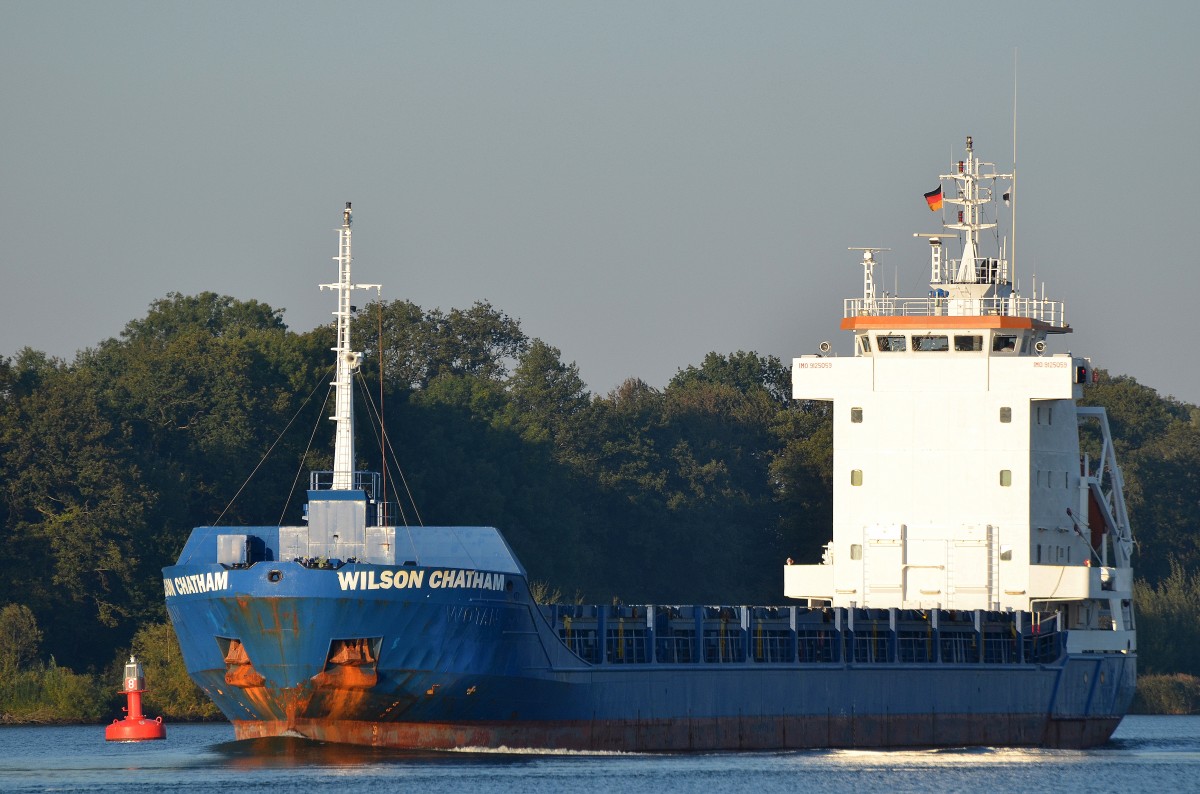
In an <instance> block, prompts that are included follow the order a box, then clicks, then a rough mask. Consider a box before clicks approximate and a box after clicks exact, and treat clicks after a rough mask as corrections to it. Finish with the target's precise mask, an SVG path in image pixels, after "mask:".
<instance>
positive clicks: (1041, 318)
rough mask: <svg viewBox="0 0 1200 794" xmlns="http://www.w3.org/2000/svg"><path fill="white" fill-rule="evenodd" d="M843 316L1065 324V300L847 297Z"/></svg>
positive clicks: (1059, 325) (1056, 325) (1052, 325)
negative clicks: (1000, 319) (1005, 319)
mask: <svg viewBox="0 0 1200 794" xmlns="http://www.w3.org/2000/svg"><path fill="white" fill-rule="evenodd" d="M842 316H843V317H986V316H1006V317H1026V318H1028V319H1030V320H1036V321H1038V322H1042V323H1046V324H1047V325H1049V326H1051V327H1054V328H1065V327H1066V325H1067V320H1066V307H1065V306H1064V304H1063V302H1062V301H1049V300H1042V299H1038V298H1019V297H1015V296H1013V297H1008V298H964V299H957V298H949V297H936V296H935V297H927V298H902V297H886V298H874V299H873V300H870V301H866V300H864V299H863V298H846V299H845V305H844V307H843V315H842Z"/></svg>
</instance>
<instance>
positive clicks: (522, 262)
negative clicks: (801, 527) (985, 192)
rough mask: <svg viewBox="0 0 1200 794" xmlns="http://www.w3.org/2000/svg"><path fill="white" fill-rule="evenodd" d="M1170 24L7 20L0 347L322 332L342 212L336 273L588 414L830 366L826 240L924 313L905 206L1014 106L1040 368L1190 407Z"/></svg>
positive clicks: (969, 19) (924, 214)
mask: <svg viewBox="0 0 1200 794" xmlns="http://www.w3.org/2000/svg"><path fill="white" fill-rule="evenodd" d="M1197 29H1200V3H1194V2H1158V3H1154V2H1148V3H1140V4H1134V3H1129V2H1127V1H1126V2H1108V1H1107V0H1101V1H1100V2H1090V3H1087V4H1083V3H1066V2H1062V3H1046V2H1025V1H1023V0H1016V1H1015V2H1005V3H992V4H979V3H963V2H955V3H944V2H921V3H892V2H882V1H881V2H800V1H799V0H796V1H795V2H723V3H714V2H703V1H702V0H691V1H689V2H646V1H645V0H643V1H642V2H571V1H570V0H558V1H556V2H551V1H550V0H546V1H545V2H517V1H515V0H514V1H512V2H466V1H464V2H420V3H414V2H398V1H394V2H379V3H376V2H357V3H352V4H351V3H333V2H328V3H316V2H300V1H293V2H267V1H266V0H260V1H259V2H251V3H246V2H194V3H186V2H157V1H156V2H121V1H120V0H106V2H103V3H95V2H62V1H60V2H54V1H39V2H29V1H27V0H7V1H6V2H4V3H3V4H0V275H2V277H3V286H2V287H0V355H4V356H12V355H14V354H15V353H17V352H18V351H19V350H21V349H22V348H25V347H31V348H34V349H36V350H41V351H44V352H46V353H49V354H51V355H54V356H57V357H60V358H63V359H66V360H71V359H72V358H73V357H74V355H75V354H76V352H77V351H79V350H82V349H86V348H89V347H93V346H95V345H97V344H98V343H100V342H101V341H102V340H104V339H107V338H110V337H114V336H117V335H119V333H120V332H121V330H122V328H124V326H125V324H126V323H128V322H129V321H130V320H134V319H138V318H141V317H143V316H145V314H146V312H147V310H148V308H149V306H150V304H151V302H153V301H154V300H156V299H159V298H162V297H164V296H166V295H167V294H168V293H171V292H179V293H183V294H196V293H199V292H203V291H213V292H217V293H220V294H225V295H231V296H233V297H236V298H240V299H256V300H260V301H263V302H265V303H268V304H270V305H271V306H273V307H275V308H279V309H284V310H285V311H284V319H285V321H286V322H287V324H288V326H289V327H291V328H292V329H294V330H296V331H300V332H303V331H307V330H310V329H311V328H313V327H315V326H317V325H319V324H321V323H324V322H328V321H329V320H330V314H329V312H330V311H331V310H332V308H333V306H332V303H331V298H330V293H328V292H325V293H321V292H320V291H319V290H318V289H317V285H318V284H320V283H325V282H329V281H333V280H334V279H335V277H336V266H335V265H334V263H333V261H332V257H334V256H335V255H336V253H337V235H336V231H335V229H336V227H337V226H338V225H339V224H340V222H341V209H342V207H343V206H344V204H345V202H346V201H352V202H353V203H354V209H355V215H354V218H355V225H354V229H355V236H354V255H355V264H354V277H355V280H356V281H360V282H370V283H375V282H379V283H382V284H383V285H384V289H383V296H384V298H385V299H388V300H394V299H408V300H412V301H414V302H415V303H417V304H419V305H421V306H422V307H425V308H434V307H440V308H442V309H443V310H449V309H450V308H452V307H459V308H466V307H469V306H470V305H471V304H472V303H474V302H475V301H480V300H486V301H489V302H491V304H492V305H493V306H495V307H496V308H498V309H500V310H502V311H504V312H506V313H507V314H509V315H511V316H513V317H516V318H518V319H519V320H520V321H521V324H522V327H523V329H524V330H525V332H526V333H527V334H529V335H530V336H535V337H539V338H541V339H543V340H545V341H546V342H547V343H549V344H551V345H554V346H555V347H557V348H559V349H560V350H561V351H562V357H563V359H564V360H566V361H568V362H572V361H573V362H575V363H576V364H577V366H578V367H579V371H580V374H581V376H582V377H583V379H584V380H585V381H586V382H587V383H588V385H589V387H590V388H591V390H592V391H593V392H595V393H598V394H606V393H608V392H609V391H611V390H612V389H614V388H616V387H617V386H618V385H619V384H620V383H621V382H622V381H624V380H625V379H626V378H629V377H638V378H641V379H642V380H644V381H646V382H647V383H649V384H650V385H652V386H656V387H662V386H665V385H666V383H667V382H668V381H669V380H670V378H671V377H672V376H673V375H674V374H675V373H676V372H677V371H678V370H679V369H680V368H685V367H687V366H689V365H697V364H699V363H700V362H701V361H702V360H703V358H704V356H705V354H706V353H708V352H709V351H717V352H720V353H730V352H734V351H738V350H752V351H756V352H757V353H759V354H760V355H775V356H778V357H780V358H781V359H783V360H784V361H785V362H786V361H790V359H791V358H792V357H793V356H796V355H800V354H803V353H812V352H816V350H817V346H818V345H819V344H820V343H821V341H823V340H829V341H830V342H832V343H833V346H834V350H835V352H837V353H838V354H840V355H851V354H852V347H851V344H850V341H851V340H850V337H849V332H845V331H840V330H839V329H838V323H839V321H840V319H841V316H842V305H843V304H842V301H843V299H844V298H849V297H859V296H860V295H861V291H862V271H861V268H860V267H859V265H858V262H859V255H858V253H857V252H853V251H848V250H847V249H848V248H849V247H851V246H875V247H881V248H891V249H892V250H891V251H890V252H886V253H884V254H882V255H881V259H882V262H883V265H882V266H881V267H880V269H879V271H878V272H877V278H878V279H879V281H880V282H881V285H882V287H889V288H891V289H893V290H898V291H899V292H900V293H902V294H906V295H924V294H925V293H926V292H927V291H928V284H927V280H928V253H927V250H928V246H927V245H926V244H925V243H924V242H923V241H921V240H918V239H915V238H913V236H912V235H913V233H914V232H936V231H939V227H938V224H937V220H938V218H937V216H936V215H934V214H932V213H930V212H929V210H928V208H927V206H926V204H925V202H924V200H923V198H922V194H923V193H925V192H926V191H929V190H931V189H933V188H934V187H935V186H936V185H937V176H938V174H941V173H946V172H947V171H948V169H949V168H950V163H951V162H952V161H953V160H957V159H960V158H961V156H962V149H963V142H964V139H965V137H966V136H967V135H971V136H972V137H973V138H974V141H975V151H976V153H977V155H978V156H980V157H981V158H983V159H985V160H988V161H991V162H995V163H996V164H997V167H998V168H999V170H1001V171H1004V172H1007V171H1009V170H1011V166H1012V164H1013V152H1014V146H1013V129H1014V92H1015V99H1016V101H1015V108H1016V124H1015V128H1016V138H1017V141H1016V147H1015V149H1016V171H1017V174H1018V184H1019V192H1018V193H1017V202H1016V204H1017V206H1018V207H1019V210H1018V215H1017V218H1018V223H1017V232H1018V236H1017V239H1016V247H1015V256H1014V260H1015V261H1014V266H1015V270H1016V273H1017V279H1018V285H1019V287H1020V288H1021V290H1022V291H1023V292H1024V293H1025V294H1026V295H1028V294H1029V292H1030V289H1031V286H1032V283H1033V279H1034V278H1036V280H1037V283H1038V285H1039V288H1038V289H1039V294H1040V291H1041V289H1042V285H1044V288H1045V290H1046V295H1047V297H1049V298H1053V299H1057V300H1063V301H1065V303H1066V315H1067V320H1068V322H1069V323H1070V325H1071V326H1072V328H1073V329H1074V333H1072V334H1070V335H1067V336H1065V337H1056V338H1054V339H1052V340H1051V352H1067V351H1068V350H1070V351H1071V352H1073V353H1075V354H1076V355H1085V356H1090V357H1091V358H1092V359H1093V361H1094V363H1095V364H1096V365H1097V366H1100V367H1104V368H1106V369H1108V370H1109V371H1110V372H1111V373H1114V374H1124V375H1131V376H1133V377H1135V378H1136V379H1137V380H1138V381H1139V382H1141V383H1143V384H1146V385H1148V386H1151V387H1153V388H1155V389H1157V390H1158V392H1159V393H1160V394H1161V395H1163V396H1167V395H1170V396H1174V397H1176V398H1178V399H1180V400H1183V401H1185V402H1189V403H1200V366H1198V363H1200V361H1198V359H1200V357H1198V356H1197V354H1196V353H1195V352H1193V351H1192V350H1191V349H1190V342H1191V339H1192V337H1193V336H1194V335H1195V334H1194V325H1195V318H1194V317H1193V316H1192V312H1193V311H1195V305H1194V304H1195V299H1196V296H1197V295H1200V265H1198V264H1197V262H1196V261H1195V256H1194V255H1191V254H1186V252H1185V253H1184V254H1180V253H1179V251H1181V250H1184V249H1185V248H1186V246H1185V244H1184V243H1182V242H1180V240H1183V241H1184V242H1186V243H1188V244H1190V243H1191V242H1192V241H1193V240H1194V236H1195V235H1194V232H1195V226H1196V224H1197V222H1198V220H1200V219H1198V217H1197V216H1198V213H1197V210H1198V209H1200V207H1198V204H1200V201H1198V200H1197V193H1196V185H1197V183H1198V182H1200V179H1198V177H1200V157H1198V156H1197V154H1196V152H1195V151H1194V148H1195V146H1196V142H1197V141H1200V102H1197V101H1196V94H1195V92H1196V86H1197V84H1198V83H1200V47H1197V46H1196V45H1195V40H1194V39H1195V31H1196V30H1197ZM1185 232H1186V234H1185ZM362 302H365V298H363V299H362Z"/></svg>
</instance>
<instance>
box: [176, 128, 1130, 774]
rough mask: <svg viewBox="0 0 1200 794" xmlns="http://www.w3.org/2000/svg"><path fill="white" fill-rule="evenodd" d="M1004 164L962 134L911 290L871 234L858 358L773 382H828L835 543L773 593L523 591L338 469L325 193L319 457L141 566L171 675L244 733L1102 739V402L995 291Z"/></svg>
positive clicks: (777, 744)
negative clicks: (618, 595)
mask: <svg viewBox="0 0 1200 794" xmlns="http://www.w3.org/2000/svg"><path fill="white" fill-rule="evenodd" d="M1014 185H1015V177H1014V175H1013V174H1000V173H997V172H996V168H995V166H994V164H991V163H986V162H983V161H981V160H979V159H978V158H977V157H976V155H975V153H974V147H973V144H972V141H971V139H970V138H967V144H966V155H965V159H964V160H962V161H961V162H958V163H956V164H955V165H954V166H953V167H952V168H951V172H950V173H949V174H944V175H942V176H941V177H940V179H939V187H938V189H937V190H936V191H933V192H931V193H929V194H926V200H927V201H928V202H929V207H930V209H932V210H934V211H937V212H941V213H942V215H941V225H942V229H941V230H940V231H939V232H938V233H936V234H927V235H917V236H919V237H923V238H924V239H925V240H926V241H927V242H928V246H929V256H930V279H929V291H928V293H927V294H926V295H922V296H918V297H912V298H904V297H899V296H893V295H888V294H886V293H883V294H881V293H880V292H878V291H877V289H876V274H875V267H876V265H877V264H878V256H879V254H881V252H882V251H884V250H886V249H880V248H864V249H857V250H860V251H861V252H862V253H861V256H862V260H861V263H862V272H863V294H862V297H861V298H853V299H848V300H846V301H845V302H844V306H843V312H842V314H843V319H842V320H841V327H842V329H843V330H845V331H848V332H850V333H851V334H852V336H853V343H854V355H853V356H850V355H843V356H837V355H832V354H831V353H830V346H829V345H828V344H827V343H822V344H821V345H820V350H821V352H820V353H817V354H812V355H801V356H799V357H798V358H796V359H794V361H793V363H792V383H793V397H794V398H795V399H801V400H822V401H830V402H831V403H832V413H833V428H834V444H833V478H834V501H833V527H832V540H831V541H830V542H829V543H828V544H827V545H826V546H825V548H824V550H823V553H822V552H821V550H813V554H812V559H817V558H818V556H821V557H822V560H821V562H820V563H819V564H806V565H793V564H791V560H788V561H787V564H783V565H781V570H777V571H774V572H772V575H775V576H779V577H780V579H781V591H782V596H783V598H782V599H781V601H783V602H784V603H783V604H781V605H774V606H747V605H723V606H714V605H708V604H686V605H677V604H676V605H661V604H645V605H592V606H588V605H575V604H571V605H546V604H539V603H537V602H536V600H535V598H534V597H533V595H532V594H531V592H530V580H529V577H528V576H527V574H526V571H525V568H524V567H523V566H522V565H521V563H520V562H519V561H518V559H517V557H516V555H515V554H514V553H513V550H512V549H511V548H510V547H509V545H508V543H507V542H506V541H505V539H504V537H503V535H502V534H501V533H500V531H498V530H497V529H495V528H492V527H464V526H446V527H427V526H408V525H405V524H403V523H402V522H401V523H399V524H398V523H397V522H395V521H394V519H392V516H393V515H395V514H396V511H395V510H393V509H392V507H391V506H390V504H389V502H388V501H387V500H386V498H385V495H384V493H383V491H382V488H381V483H380V475H379V474H377V473H373V472H363V471H357V470H355V466H354V462H355V451H354V450H355V448H354V423H353V402H352V392H351V385H352V378H353V376H354V373H355V371H356V369H357V368H358V367H359V365H360V363H361V361H362V356H361V355H360V354H359V353H357V352H355V351H354V350H353V349H352V346H351V341H350V317H351V312H352V307H351V306H350V295H351V292H352V291H353V290H355V289H358V288H360V287H363V286H365V285H358V284H354V283H352V281H351V277H350V268H351V259H352V257H351V211H350V205H349V204H347V206H346V210H345V212H344V214H343V222H342V226H341V228H340V229H339V230H338V234H339V249H338V256H337V257H335V260H336V261H337V263H338V280H337V281H336V282H335V283H332V284H324V285H321V286H322V288H329V289H331V290H333V291H334V292H335V293H336V295H337V309H336V311H335V312H334V316H335V318H336V325H337V347H336V348H334V350H333V353H334V356H335V359H336V378H335V380H334V382H333V384H332V386H333V388H334V390H335V392H336V395H335V400H334V402H335V411H334V416H333V417H331V418H332V419H333V420H334V422H335V426H336V429H335V432H334V460H333V470H332V471H324V472H313V473H311V478H310V482H309V490H308V503H307V507H306V510H305V519H304V523H303V524H302V525H300V526H267V527H240V528H238V527H227V526H207V527H199V528H197V529H195V530H194V531H193V532H192V534H191V536H190V537H189V539H188V541H187V543H186V545H185V547H184V548H183V550H182V553H181V555H180V557H179V560H178V562H177V563H176V564H175V565H173V566H170V567H168V568H165V569H164V571H163V574H164V580H163V584H164V589H165V593H166V604H167V610H168V612H169V613H170V617H171V620H172V622H173V624H174V627H175V631H176V633H177V635H178V637H179V641H180V646H181V648H182V651H183V656H184V659H185V661H186V664H187V667H188V670H189V672H190V674H191V676H192V678H193V679H194V680H195V682H196V683H197V684H198V685H199V686H200V687H201V688H202V689H203V690H204V691H205V692H206V693H207V694H208V696H209V697H211V698H212V699H213V701H214V702H215V703H216V704H217V705H218V706H219V707H220V709H221V711H222V712H224V714H225V715H226V716H227V717H228V718H229V720H230V721H231V723H232V724H233V727H234V731H235V734H236V736H237V738H239V739H250V738H257V737H272V736H296V737H305V738H307V739H312V740H318V741H325V742H342V743H353V744H362V745H374V746H386V747H395V748H421V749H452V748H464V747H478V748H514V749H515V748H555V749H575V750H583V751H596V750H606V751H614V750H615V751H648V752H655V751H709V750H763V749H781V748H829V747H843V748H891V747H906V746H908V747H939V746H965V745H989V746H1043V747H1067V748H1078V747H1089V746H1094V745H1098V744H1101V743H1103V742H1105V741H1107V740H1108V738H1109V737H1110V736H1111V734H1112V732H1113V730H1114V729H1115V728H1116V726H1117V724H1118V723H1119V722H1120V720H1121V717H1122V716H1123V714H1124V713H1125V710H1126V708H1127V706H1128V705H1129V702H1130V700H1131V698H1132V696H1133V692H1134V685H1135V680H1136V635H1135V629H1134V614H1133V602H1132V591H1133V574H1132V567H1131V560H1130V556H1131V553H1132V548H1133V539H1132V534H1131V530H1130V526H1129V521H1128V517H1127V514H1126V509H1125V504H1124V498H1123V493H1122V489H1123V486H1122V479H1121V471H1120V468H1119V466H1118V464H1117V460H1116V458H1115V455H1114V452H1113V443H1112V438H1111V435H1110V432H1109V428H1108V423H1107V419H1106V416H1105V413H1104V411H1103V410H1102V409H1100V408H1094V407H1085V406H1081V405H1079V404H1078V402H1079V401H1080V400H1081V398H1082V396H1083V391H1084V389H1085V388H1086V387H1087V385H1088V384H1089V382H1091V381H1092V379H1093V377H1094V370H1093V366H1092V363H1091V361H1090V360H1089V359H1086V358H1081V357H1079V356H1075V355H1073V354H1071V353H1067V352H1054V351H1052V349H1051V345H1052V342H1053V341H1054V340H1055V339H1057V338H1059V337H1060V336H1061V335H1063V334H1066V333H1069V332H1070V331H1071V328H1070V326H1069V325H1068V324H1067V322H1066V319H1065V310H1064V305H1063V304H1062V303H1061V302H1056V301H1052V300H1048V299H1046V298H1045V295H1044V288H1043V295H1042V296H1041V297H1039V296H1038V295H1037V293H1036V290H1034V292H1033V295H1032V296H1031V297H1024V296H1022V295H1021V294H1020V293H1019V291H1018V290H1017V289H1016V279H1015V277H1014V271H1013V265H1012V264H1011V263H1010V261H1009V258H1008V255H1007V252H1006V250H1005V249H1006V247H1007V245H1008V244H1007V242H1006V241H1005V238H1004V237H1003V236H1001V234H1000V228H999V227H1000V223H999V220H998V214H997V213H998V212H999V206H1000V204H1001V203H1008V202H1009V200H1010V199H1011V197H1012V196H1011V193H1012V190H1013V187H1014ZM1001 197H1003V199H1004V202H1001V201H1000V198H1001ZM943 205H949V207H951V208H956V209H953V210H948V209H947V208H946V207H945V206H943ZM1010 223H1011V222H1010ZM1009 228H1011V227H1009ZM950 247H954V248H955V249H956V250H955V252H948V250H947V249H948V248H950ZM985 248H986V249H987V251H986V252H985ZM992 249H995V250H992ZM952 253H957V254H958V256H957V257H955V256H953V255H952ZM372 286H373V285H372ZM1081 438H1083V439H1084V440H1085V441H1084V443H1082V444H1081ZM712 562H713V564H714V565H716V564H718V563H719V561H718V560H713V561H712ZM764 575H766V572H764Z"/></svg>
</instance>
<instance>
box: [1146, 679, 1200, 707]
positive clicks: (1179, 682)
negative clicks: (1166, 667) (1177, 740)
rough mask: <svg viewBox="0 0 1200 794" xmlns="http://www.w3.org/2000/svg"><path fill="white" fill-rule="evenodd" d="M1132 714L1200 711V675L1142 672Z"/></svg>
mask: <svg viewBox="0 0 1200 794" xmlns="http://www.w3.org/2000/svg"><path fill="white" fill-rule="evenodd" d="M1129 713H1131V714H1200V678H1197V677H1195V676H1191V675H1185V674H1183V673H1174V674H1172V675H1139V676H1138V682H1137V694H1136V695H1134V698H1133V703H1132V704H1131V705H1130V707H1129Z"/></svg>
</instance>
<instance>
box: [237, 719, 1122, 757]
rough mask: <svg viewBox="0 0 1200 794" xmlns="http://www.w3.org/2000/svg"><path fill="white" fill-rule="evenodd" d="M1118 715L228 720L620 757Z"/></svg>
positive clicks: (396, 740) (310, 731)
mask: <svg viewBox="0 0 1200 794" xmlns="http://www.w3.org/2000/svg"><path fill="white" fill-rule="evenodd" d="M1119 722H1120V718H1119V717H1104V718H1093V719H1073V720H1055V719H1046V718H1045V717H1040V716H1029V715H1003V714H999V715H997V714H993V715H978V714H974V715H938V716H935V715H906V716H890V717H862V716H855V717H850V716H833V715H829V716H825V717H786V718H770V719H748V718H736V717H734V718H729V719H704V720H688V719H680V720H663V721H654V722H650V721H611V722H598V721H586V722H489V723H461V724H456V723H400V722H372V721H366V720H316V719H297V720H294V721H292V720H289V721H287V722H286V723H284V722H281V721H274V722H272V721H248V720H234V721H233V727H234V732H235V734H236V736H237V738H238V739H257V738H265V737H270V736H279V735H281V734H282V733H284V732H285V731H291V732H294V733H299V734H300V735H302V736H305V737H307V738H309V739H313V740H317V741H324V742H336V743H343V744H356V745H369V746H375V747H392V748H398V749H424V750H451V749H458V748H463V747H489V748H499V747H510V748H538V749H563V750H619V751H625V752H663V751H675V752H679V751H712V750H784V749H824V748H855V749H878V748H895V747H961V746H968V745H975V746H979V745H984V746H994V747H1005V746H1033V745H1040V746H1043V747H1054V748H1063V749H1083V748H1087V747H1095V746H1097V745H1101V744H1104V743H1105V742H1106V741H1108V739H1109V737H1111V736H1112V733H1113V731H1114V730H1116V728H1117V724H1118V723H1119Z"/></svg>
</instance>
